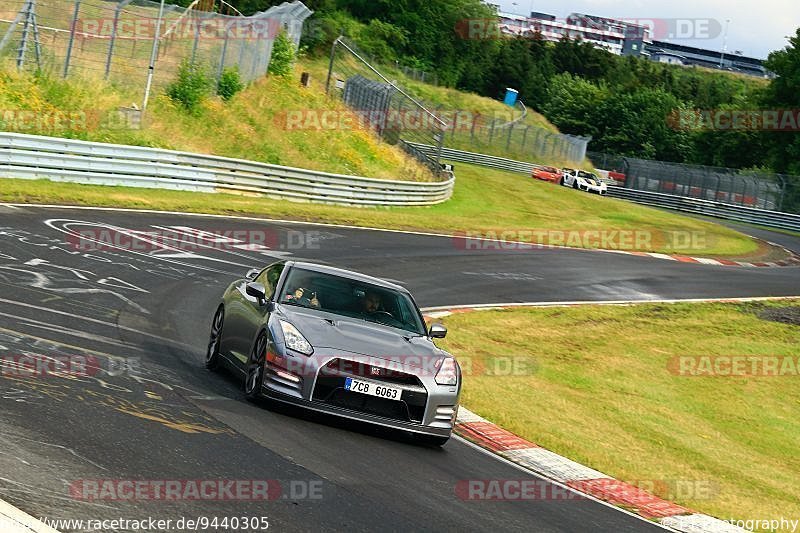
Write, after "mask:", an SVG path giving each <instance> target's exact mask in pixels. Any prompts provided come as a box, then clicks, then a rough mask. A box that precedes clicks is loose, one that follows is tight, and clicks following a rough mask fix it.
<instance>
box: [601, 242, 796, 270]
mask: <svg viewBox="0 0 800 533" xmlns="http://www.w3.org/2000/svg"><path fill="white" fill-rule="evenodd" d="M768 244H771V245H772V246H778V247H779V248H781V249H782V250H783V251H784V252H786V253H787V254H788V255H789V257H788V258H786V259H781V260H780V261H756V262H747V261H731V260H729V259H712V258H709V257H690V256H686V255H668V254H660V253H654V252H628V251H622V250H599V251H601V252H608V253H614V254H624V255H636V256H639V257H655V258H656V259H665V260H667V261H677V262H679V263H696V264H697V263H699V264H702V265H714V266H738V267H746V268H764V267H766V268H776V267H790V266H800V257H799V256H797V255H796V254H794V253H793V252H792V251H790V250H788V249H786V248H784V247H782V246H780V245H777V244H774V243H768Z"/></svg>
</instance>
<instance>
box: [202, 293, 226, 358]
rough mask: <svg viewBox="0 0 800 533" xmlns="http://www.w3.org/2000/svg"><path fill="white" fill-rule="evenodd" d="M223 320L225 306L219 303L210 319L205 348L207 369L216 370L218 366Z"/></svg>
mask: <svg viewBox="0 0 800 533" xmlns="http://www.w3.org/2000/svg"><path fill="white" fill-rule="evenodd" d="M224 320H225V308H224V307H222V306H221V305H220V306H219V308H218V309H217V312H216V313H214V319H213V320H212V321H211V335H210V336H209V339H208V348H207V349H206V368H207V369H209V370H217V369H218V368H219V366H220V355H219V345H220V341H221V340H222V323H223V322H224Z"/></svg>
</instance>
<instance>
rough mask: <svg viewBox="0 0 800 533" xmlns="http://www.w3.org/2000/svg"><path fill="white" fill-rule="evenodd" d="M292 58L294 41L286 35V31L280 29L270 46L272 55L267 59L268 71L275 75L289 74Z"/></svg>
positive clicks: (290, 72)
mask: <svg viewBox="0 0 800 533" xmlns="http://www.w3.org/2000/svg"><path fill="white" fill-rule="evenodd" d="M294 60H295V49H294V43H293V42H292V40H291V39H290V38H289V36H288V35H286V32H283V31H282V32H280V33H279V34H278V36H277V37H276V38H275V44H274V45H273V46H272V57H271V58H270V60H269V69H268V71H269V73H270V74H274V75H275V76H283V77H288V76H291V74H292V67H293V66H294Z"/></svg>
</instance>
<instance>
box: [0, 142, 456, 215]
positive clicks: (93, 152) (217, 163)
mask: <svg viewBox="0 0 800 533" xmlns="http://www.w3.org/2000/svg"><path fill="white" fill-rule="evenodd" d="M448 176H449V177H448V179H447V180H445V181H440V182H413V181H396V180H381V179H373V178H364V177H360V176H348V175H342V174H330V173H327V172H318V171H313V170H304V169H300V168H291V167H283V166H278V165H269V164H266V163H258V162H254V161H246V160H243V159H231V158H226V157H218V156H212V155H202V154H192V153H188V152H177V151H173V150H161V149H155V148H146V147H138V146H123V145H116V144H105V143H96V142H87V141H78V140H73V139H61V138H55V137H40V136H36V135H25V134H19V133H0V177H5V178H23V179H48V180H51V181H66V182H72V183H83V184H93V185H119V186H128V187H145V188H155V189H172V190H183V191H198V192H206V193H215V192H239V193H259V194H263V195H266V196H270V197H278V198H288V199H293V200H298V201H313V202H323V203H332V204H343V205H381V206H415V205H434V204H438V203H441V202H444V201H446V200H448V199H449V198H450V196H451V195H452V193H453V186H454V184H455V176H454V175H453V174H452V173H448Z"/></svg>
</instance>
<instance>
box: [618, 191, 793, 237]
mask: <svg viewBox="0 0 800 533" xmlns="http://www.w3.org/2000/svg"><path fill="white" fill-rule="evenodd" d="M608 195H609V196H611V197H614V198H620V199H622V200H628V201H630V202H636V203H637V204H644V205H649V206H653V207H663V208H666V209H674V210H676V211H683V212H685V213H695V214H698V215H707V216H710V217H716V218H724V219H726V220H735V221H738V222H746V223H748V224H758V225H760V226H767V227H770V228H779V229H785V230H792V231H800V215H793V214H791V213H781V212H779V211H767V210H765V209H755V208H752V207H743V206H739V205H732V204H723V203H718V202H712V201H710V200H701V199H699V198H688V197H686V196H676V195H673V194H664V193H658V192H650V191H637V190H635V189H626V188H624V187H609V188H608Z"/></svg>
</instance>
